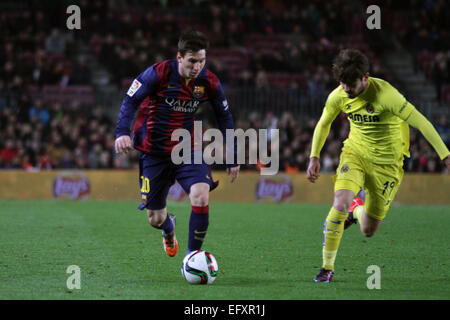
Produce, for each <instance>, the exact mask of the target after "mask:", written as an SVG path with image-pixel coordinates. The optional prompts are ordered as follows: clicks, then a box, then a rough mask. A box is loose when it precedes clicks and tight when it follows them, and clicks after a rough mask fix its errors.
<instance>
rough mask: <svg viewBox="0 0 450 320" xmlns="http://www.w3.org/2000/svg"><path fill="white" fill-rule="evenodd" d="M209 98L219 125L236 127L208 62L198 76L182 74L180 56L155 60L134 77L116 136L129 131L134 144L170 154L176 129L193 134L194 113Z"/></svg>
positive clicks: (229, 127) (222, 128) (222, 130)
mask: <svg viewBox="0 0 450 320" xmlns="http://www.w3.org/2000/svg"><path fill="white" fill-rule="evenodd" d="M205 101H209V102H210V103H211V105H212V106H213V108H214V111H215V114H216V117H217V120H218V124H219V129H220V130H221V132H222V134H223V137H224V138H225V137H226V129H234V124H233V119H232V115H231V112H230V109H229V106H228V103H227V100H226V97H225V94H224V91H223V88H222V85H221V83H220V81H219V79H218V78H217V76H216V75H215V74H214V73H212V72H211V71H209V70H208V69H207V68H206V66H205V67H204V68H203V69H202V71H201V72H200V74H199V75H198V76H197V78H195V79H186V78H183V77H182V76H181V75H180V74H179V72H178V61H177V60H166V61H163V62H160V63H156V64H154V65H152V66H151V67H149V68H148V69H147V70H145V71H144V72H143V73H142V74H140V75H139V76H138V77H137V78H136V79H134V81H133V83H132V84H131V86H130V88H129V89H128V92H127V94H126V96H125V98H124V100H123V103H122V106H121V108H120V114H119V120H118V122H117V127H116V137H120V136H122V135H130V127H131V124H132V122H133V120H134V118H135V114H136V111H137V117H136V121H135V123H134V127H133V129H132V134H131V136H132V138H133V143H134V148H135V149H137V150H139V151H141V152H144V153H146V154H150V155H157V156H170V154H171V151H172V148H173V147H174V146H175V145H176V144H177V143H178V141H172V140H171V136H172V133H173V132H174V131H175V130H176V129H181V128H182V129H186V130H188V131H189V132H190V133H191V137H193V134H194V132H193V130H194V120H195V113H196V111H197V109H198V107H199V105H200V104H201V103H203V102H205Z"/></svg>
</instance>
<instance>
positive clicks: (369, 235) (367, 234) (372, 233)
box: [361, 227, 377, 238]
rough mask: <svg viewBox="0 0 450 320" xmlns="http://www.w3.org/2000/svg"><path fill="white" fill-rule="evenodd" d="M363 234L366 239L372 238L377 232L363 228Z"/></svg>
mask: <svg viewBox="0 0 450 320" xmlns="http://www.w3.org/2000/svg"><path fill="white" fill-rule="evenodd" d="M361 232H362V234H363V235H364V236H365V237H367V238H370V237H372V236H373V235H374V234H375V233H376V232H377V230H376V229H373V228H364V227H363V228H361Z"/></svg>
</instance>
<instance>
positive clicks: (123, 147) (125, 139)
mask: <svg viewBox="0 0 450 320" xmlns="http://www.w3.org/2000/svg"><path fill="white" fill-rule="evenodd" d="M114 145H115V149H116V153H119V154H123V153H125V154H127V153H128V152H129V151H130V150H131V149H133V144H132V142H131V138H130V136H127V135H125V136H120V137H118V138H117V139H116V141H115V144H114Z"/></svg>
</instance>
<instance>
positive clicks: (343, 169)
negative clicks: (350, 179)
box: [341, 164, 350, 173]
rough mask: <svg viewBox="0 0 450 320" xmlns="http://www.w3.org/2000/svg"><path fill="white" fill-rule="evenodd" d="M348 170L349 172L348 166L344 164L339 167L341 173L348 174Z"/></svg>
mask: <svg viewBox="0 0 450 320" xmlns="http://www.w3.org/2000/svg"><path fill="white" fill-rule="evenodd" d="M348 170H350V167H349V166H348V164H344V165H343V166H342V167H341V173H346V172H348Z"/></svg>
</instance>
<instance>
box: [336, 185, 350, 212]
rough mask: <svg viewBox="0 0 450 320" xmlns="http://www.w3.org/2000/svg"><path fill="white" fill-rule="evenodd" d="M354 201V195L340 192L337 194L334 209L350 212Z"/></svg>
mask: <svg viewBox="0 0 450 320" xmlns="http://www.w3.org/2000/svg"><path fill="white" fill-rule="evenodd" d="M352 200H353V193H350V192H343V190H339V191H337V192H336V194H335V196H334V201H333V207H334V208H335V209H336V210H339V211H340V212H348V210H349V209H350V206H351V204H352Z"/></svg>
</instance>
